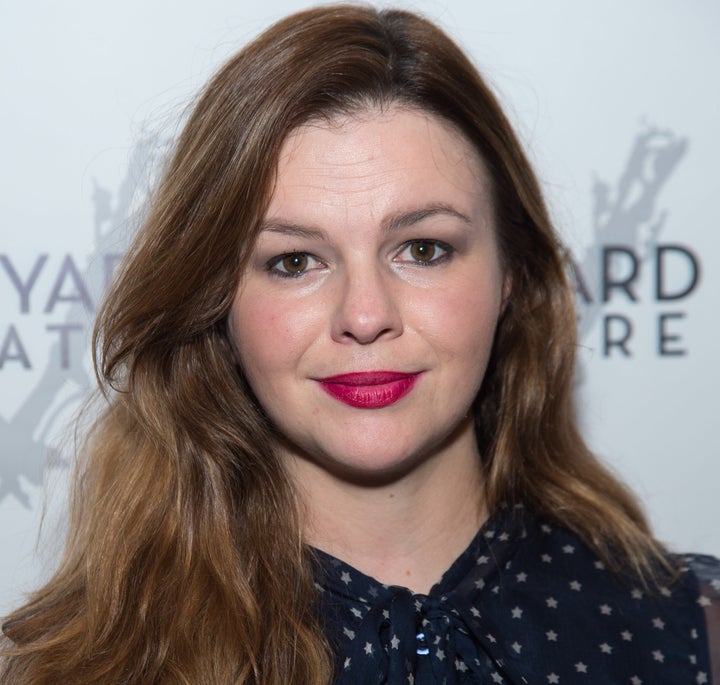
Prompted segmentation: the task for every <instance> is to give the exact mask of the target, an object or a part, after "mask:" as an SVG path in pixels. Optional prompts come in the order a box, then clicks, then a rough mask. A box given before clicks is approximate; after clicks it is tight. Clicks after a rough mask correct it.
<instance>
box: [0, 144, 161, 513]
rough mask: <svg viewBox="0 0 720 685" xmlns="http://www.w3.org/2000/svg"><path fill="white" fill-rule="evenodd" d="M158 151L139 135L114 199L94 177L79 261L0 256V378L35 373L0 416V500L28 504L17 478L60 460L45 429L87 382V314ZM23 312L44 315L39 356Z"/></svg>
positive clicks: (32, 476)
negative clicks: (5, 311) (2, 317)
mask: <svg viewBox="0 0 720 685" xmlns="http://www.w3.org/2000/svg"><path fill="white" fill-rule="evenodd" d="M163 150H164V143H163V142H162V141H161V140H160V138H159V137H158V136H157V135H150V136H147V137H144V138H142V139H141V140H140V141H139V142H138V143H137V144H136V145H135V147H134V148H133V151H132V153H131V156H130V161H129V165H128V170H127V174H126V176H125V179H124V180H123V182H122V183H121V185H120V187H119V189H118V191H117V193H116V195H115V198H113V194H112V193H111V192H110V191H109V190H107V189H105V188H103V187H101V186H100V185H98V184H97V183H95V188H94V191H93V196H92V201H93V207H94V216H93V224H94V245H93V252H92V253H91V254H90V255H88V258H87V262H86V264H85V265H84V264H82V263H81V262H79V261H78V260H76V259H75V258H73V256H72V255H70V254H64V255H63V254H61V255H58V254H47V253H41V254H37V255H35V257H34V259H33V260H31V261H32V264H31V265H30V267H29V269H28V268H25V269H24V270H23V269H22V268H21V266H20V265H19V264H18V263H17V262H16V261H14V260H13V258H12V255H11V254H9V253H3V254H0V293H1V295H0V297H2V299H3V300H5V301H6V302H7V301H13V300H14V302H15V303H16V307H17V309H16V312H17V314H18V317H17V319H16V320H15V322H13V323H10V324H9V325H5V324H4V323H3V324H0V379H1V378H2V377H3V375H6V374H7V372H8V371H9V370H13V369H14V370H17V369H20V370H22V371H24V372H27V373H28V375H29V376H32V377H33V378H36V377H38V378H39V380H37V381H36V382H35V385H34V386H33V388H32V390H31V392H30V394H29V395H27V397H25V398H24V399H23V401H22V402H21V403H20V404H19V406H18V407H17V410H16V411H15V413H14V414H13V415H12V416H11V417H10V418H9V419H6V418H5V417H3V416H0V445H1V446H2V451H1V452H0V501H2V500H3V499H4V498H5V497H8V496H10V495H14V496H15V497H16V498H17V499H18V500H19V501H20V502H21V503H22V504H23V505H24V506H25V507H27V508H30V499H29V497H28V495H27V493H26V492H25V491H24V490H23V483H22V480H23V479H24V480H26V481H28V482H29V483H30V484H32V485H35V486H37V485H40V484H41V483H42V471H43V468H44V467H47V466H59V467H62V466H64V465H65V459H64V458H63V456H62V454H61V452H60V451H59V450H58V449H57V448H56V447H54V446H53V445H52V442H53V441H52V439H51V433H52V431H53V429H57V428H58V424H60V426H62V421H63V418H62V417H64V416H66V415H67V413H68V409H69V408H70V409H71V410H72V409H75V408H77V407H79V406H80V405H81V403H82V402H83V400H84V399H85V398H86V397H87V395H88V393H89V391H90V388H91V387H92V383H93V378H92V370H91V368H90V363H89V361H88V352H89V346H88V342H89V333H90V330H91V329H92V320H93V316H94V314H95V310H96V308H97V304H98V302H99V301H100V298H101V297H102V293H103V292H104V290H105V288H106V287H107V285H108V284H109V282H110V280H111V279H112V275H113V271H114V269H115V267H116V266H117V264H118V263H119V261H120V259H121V257H122V254H123V251H124V249H125V247H126V244H127V240H126V238H127V235H128V234H129V233H130V231H131V230H132V227H133V226H135V225H136V223H137V216H136V214H137V211H136V210H135V209H134V206H135V205H137V204H138V200H139V201H140V202H141V201H142V198H143V197H144V196H145V195H146V193H147V189H148V186H149V184H150V176H151V174H152V172H153V170H154V169H155V167H156V164H155V160H156V159H157V157H158V156H159V155H161V154H162V153H163ZM41 282H48V283H50V284H51V285H50V287H49V289H46V290H44V291H42V292H40V283H41ZM31 318H33V319H35V320H36V321H37V320H44V321H43V323H44V325H43V326H42V327H41V329H40V330H41V331H42V333H41V335H43V340H44V341H45V343H46V344H45V346H44V347H42V349H43V353H42V354H37V352H33V351H34V350H37V347H38V346H37V345H32V344H31V342H34V341H32V340H29V339H27V338H26V335H27V333H26V332H25V331H24V330H23V329H24V328H27V327H28V325H27V322H28V320H29V319H31ZM32 332H33V333H36V330H35V329H33V330H32Z"/></svg>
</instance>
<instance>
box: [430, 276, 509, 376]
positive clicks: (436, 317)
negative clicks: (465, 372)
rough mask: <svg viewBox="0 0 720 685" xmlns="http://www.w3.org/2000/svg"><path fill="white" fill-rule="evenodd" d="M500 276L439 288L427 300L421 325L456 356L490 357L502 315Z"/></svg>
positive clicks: (449, 352)
mask: <svg viewBox="0 0 720 685" xmlns="http://www.w3.org/2000/svg"><path fill="white" fill-rule="evenodd" d="M501 302H502V286H501V284H500V283H499V279H491V278H489V279H484V280H482V281H480V282H478V280H477V279H468V280H466V281H464V282H463V283H461V284H460V285H458V286H457V287H455V288H452V289H449V290H444V291H442V290H437V291H435V292H434V293H433V296H432V298H428V299H427V300H426V301H425V302H424V306H423V314H421V316H420V322H419V325H420V326H422V328H423V329H424V331H425V332H426V334H427V335H432V336H433V337H434V338H435V339H436V340H437V343H438V345H439V346H441V347H442V348H444V349H445V350H446V351H447V352H448V354H451V355H452V356H453V357H461V361H462V360H463V359H466V360H467V361H468V363H471V362H473V361H474V362H475V363H477V362H478V361H480V360H483V363H484V359H485V358H486V356H487V355H488V354H489V352H490V346H491V345H492V341H493V338H494V334H495V327H496V325H497V321H498V318H499V315H500V309H501Z"/></svg>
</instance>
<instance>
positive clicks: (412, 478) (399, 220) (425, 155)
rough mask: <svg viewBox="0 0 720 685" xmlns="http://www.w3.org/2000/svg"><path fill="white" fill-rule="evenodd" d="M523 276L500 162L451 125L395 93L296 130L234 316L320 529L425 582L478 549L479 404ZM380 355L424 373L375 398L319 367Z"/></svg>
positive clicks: (375, 364)
mask: <svg viewBox="0 0 720 685" xmlns="http://www.w3.org/2000/svg"><path fill="white" fill-rule="evenodd" d="M508 290H509V288H508V284H507V282H506V278H505V277H504V275H503V270H502V267H501V264H500V259H499V256H498V249H497V244H496V238H495V226H494V217H493V211H492V200H491V192H490V183H489V179H488V177H487V172H486V170H485V168H484V165H483V163H482V161H481V159H480V158H479V156H478V154H477V153H476V152H475V150H474V148H472V146H471V145H470V144H469V143H468V141H467V140H466V139H465V138H464V137H463V136H462V135H460V134H459V133H458V132H457V131H456V130H455V129H454V128H453V127H452V126H450V125H449V124H447V123H445V122H444V121H442V120H440V119H439V118H437V117H435V116H434V115H431V114H428V113H425V112H420V111H417V110H411V109H407V108H401V107H399V106H394V107H391V108H389V109H386V110H384V111H377V110H368V111H364V112H360V113H358V114H355V115H353V116H345V117H341V118H338V119H336V120H335V121H333V122H331V123H327V122H321V123H320V122H318V123H310V124H307V125H305V126H302V127H300V128H298V129H296V130H295V131H294V132H293V133H292V134H291V135H290V136H289V137H288V139H287V140H286V141H285V143H284V146H283V149H282V151H281V156H280V160H279V165H278V169H277V179H276V185H275V189H274V192H273V195H272V198H271V201H270V205H269V208H268V211H267V215H266V217H265V222H264V228H263V230H262V232H261V233H260V235H259V237H258V240H257V243H256V245H255V249H254V254H253V256H252V259H251V261H250V264H249V266H248V268H247V270H246V273H245V274H244V277H243V280H242V283H241V285H240V287H239V289H238V292H237V295H236V297H235V300H234V304H233V307H232V310H231V315H230V327H231V334H232V337H233V341H234V344H235V346H236V349H237V353H238V361H239V362H240V364H241V366H242V368H243V370H244V372H245V374H246V376H247V378H248V381H249V382H250V385H251V387H252V388H253V391H254V392H255V394H256V396H257V398H258V400H259V402H260V403H261V405H262V406H263V408H264V409H265V411H266V412H267V414H268V415H269V416H270V418H271V419H272V420H273V422H274V423H275V425H276V426H277V428H278V429H279V433H280V434H281V436H282V437H281V439H280V441H279V442H280V444H279V446H278V448H279V450H280V453H281V455H282V457H283V459H284V461H285V463H286V465H287V468H288V471H289V473H290V476H291V478H292V479H293V480H294V482H295V483H296V485H297V489H298V492H299V494H300V497H301V501H302V503H303V504H304V509H305V514H306V517H305V520H306V531H305V532H306V537H307V539H308V541H309V542H310V543H311V544H313V545H315V546H317V547H319V548H321V549H324V550H326V551H328V552H330V553H331V554H334V555H336V556H338V557H340V558H343V559H344V560H345V561H347V562H348V563H350V564H352V565H354V566H355V567H357V568H358V569H359V570H361V571H363V572H365V573H368V574H370V575H372V576H374V577H375V578H377V579H378V580H381V581H382V582H385V583H389V584H394V585H405V586H407V587H409V588H411V589H412V590H414V591H416V592H427V590H428V589H429V588H430V587H431V586H432V584H434V583H435V582H436V581H437V580H439V578H440V576H441V575H442V573H443V572H444V571H445V570H446V569H447V567H448V566H449V565H450V564H451V563H452V561H453V560H454V559H455V558H456V557H457V555H458V554H460V553H461V552H462V550H463V549H464V548H465V546H466V545H467V544H468V542H469V541H470V539H471V538H472V537H473V535H474V534H475V532H476V531H477V528H478V526H479V525H480V524H481V523H482V521H483V520H484V518H485V510H484V507H483V503H482V498H481V496H480V494H479V493H481V491H482V483H481V477H480V468H479V455H478V453H477V445H476V440H475V432H474V424H473V419H472V413H471V405H472V403H473V400H474V398H475V396H476V395H477V392H478V390H479V387H480V384H481V382H482V379H483V376H484V373H485V369H486V366H487V361H488V357H489V354H490V350H491V347H492V342H493V336H494V332H495V328H496V324H497V321H498V317H499V315H500V313H501V310H502V306H503V302H504V299H505V297H506V296H507V293H508ZM378 370H383V371H400V372H407V373H413V374H417V376H416V382H415V385H414V386H413V389H412V390H411V392H410V393H409V394H408V395H406V396H405V397H403V398H402V399H400V400H399V401H398V402H396V403H394V404H392V405H390V406H387V407H383V408H373V409H367V408H357V407H351V406H348V405H347V404H344V403H343V402H340V401H338V400H337V399H335V398H333V397H331V396H329V395H328V394H327V393H326V392H324V391H323V389H322V387H321V385H320V383H319V382H318V379H322V378H326V377H328V376H333V375H336V374H345V373H351V372H360V371H378Z"/></svg>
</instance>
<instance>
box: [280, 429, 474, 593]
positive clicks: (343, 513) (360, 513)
mask: <svg viewBox="0 0 720 685" xmlns="http://www.w3.org/2000/svg"><path fill="white" fill-rule="evenodd" d="M468 433H469V435H470V438H471V440H461V441H459V442H458V443H455V444H453V445H452V446H451V447H449V448H447V449H445V450H443V452H442V453H438V454H435V455H432V456H431V457H429V458H427V459H426V460H424V461H423V462H422V463H421V464H419V465H417V466H416V467H414V468H413V469H412V471H411V472H410V473H408V474H405V475H404V476H402V477H400V478H398V479H396V480H393V481H392V482H388V483H383V484H379V485H367V484H363V485H359V484H357V483H356V482H352V481H350V480H347V479H343V478H342V477H339V476H338V475H337V474H333V473H331V472H329V471H328V470H326V469H324V468H323V467H322V466H320V465H319V464H317V463H316V462H314V461H312V460H310V459H305V458H302V459H301V458H289V460H288V464H289V471H290V475H291V478H292V479H293V481H294V482H295V484H296V486H297V489H298V493H299V496H300V500H301V504H302V505H303V510H304V516H305V523H304V532H305V538H306V540H307V542H308V543H309V544H311V545H313V546H314V547H317V548H318V549H322V550H323V551H325V552H328V553H329V554H331V555H333V556H335V557H337V558H339V559H342V560H343V561H345V562H347V563H348V564H350V565H351V566H354V567H355V568H357V569H358V570H359V571H362V572H363V573H365V574H367V575H369V576H372V577H373V578H375V579H376V580H378V581H380V582H382V583H385V584H387V585H400V586H404V587H407V588H408V589H410V590H411V591H413V592H415V593H422V594H427V592H428V591H429V590H430V588H431V587H432V586H433V585H434V584H435V583H436V582H437V581H438V580H440V577H441V576H442V574H443V573H444V572H445V571H446V570H447V569H448V568H449V567H450V566H451V564H452V562H453V561H455V559H456V558H457V557H458V556H459V555H460V554H461V553H462V552H463V551H464V549H465V548H466V547H467V545H468V544H469V543H470V541H471V540H472V538H473V537H474V535H475V533H476V532H477V530H478V528H479V527H480V525H481V524H482V522H483V521H484V520H485V518H486V516H487V513H486V510H485V506H484V502H483V500H482V494H481V493H482V479H481V472H480V458H479V455H478V453H477V447H476V444H475V437H474V434H473V433H472V431H469V432H468Z"/></svg>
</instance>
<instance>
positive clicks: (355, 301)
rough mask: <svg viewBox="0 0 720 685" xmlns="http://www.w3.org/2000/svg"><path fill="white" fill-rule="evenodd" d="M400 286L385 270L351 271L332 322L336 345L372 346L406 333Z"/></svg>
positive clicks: (344, 284)
mask: <svg viewBox="0 0 720 685" xmlns="http://www.w3.org/2000/svg"><path fill="white" fill-rule="evenodd" d="M399 297H400V293H399V292H398V284H396V283H393V277H392V275H391V274H387V273H383V271H382V269H381V268H379V267H378V268H363V269H349V270H348V271H347V272H346V273H345V274H344V278H343V280H342V282H341V283H340V285H339V294H338V299H337V302H336V306H335V311H334V313H333V320H332V322H331V335H332V338H333V340H335V341H336V342H342V343H346V342H355V343H359V344H361V345H368V344H370V343H373V342H375V341H376V340H380V339H388V340H390V339H392V338H396V337H398V336H399V335H401V334H402V330H403V322H402V316H401V313H400V308H399V306H398V305H399V301H398V300H399Z"/></svg>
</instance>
